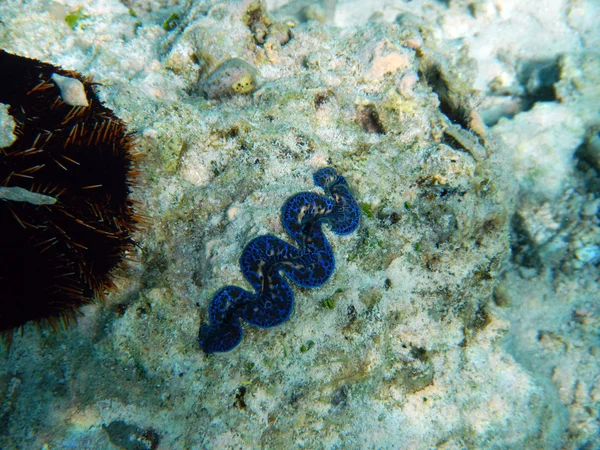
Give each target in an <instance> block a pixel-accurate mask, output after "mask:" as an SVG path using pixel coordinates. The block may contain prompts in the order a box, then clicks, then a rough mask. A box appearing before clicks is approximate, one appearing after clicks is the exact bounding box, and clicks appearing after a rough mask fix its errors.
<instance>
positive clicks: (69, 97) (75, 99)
mask: <svg viewBox="0 0 600 450" xmlns="http://www.w3.org/2000/svg"><path fill="white" fill-rule="evenodd" d="M52 81H54V82H55V83H56V85H57V86H58V89H60V96H61V97H62V100H63V102H65V103H66V104H67V105H71V106H88V104H89V103H88V100H87V96H86V95H85V89H84V88H83V83H82V82H81V81H79V80H78V79H76V78H70V77H63V76H62V75H59V74H57V73H54V74H52Z"/></svg>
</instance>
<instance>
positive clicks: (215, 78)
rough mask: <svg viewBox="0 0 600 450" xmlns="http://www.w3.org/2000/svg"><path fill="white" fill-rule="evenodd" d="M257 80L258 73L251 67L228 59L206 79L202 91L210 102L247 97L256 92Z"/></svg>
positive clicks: (236, 60) (238, 59) (240, 61)
mask: <svg viewBox="0 0 600 450" xmlns="http://www.w3.org/2000/svg"><path fill="white" fill-rule="evenodd" d="M257 78H258V71H257V70H256V68H255V67H254V66H253V65H251V64H248V63H247V62H246V61H244V60H243V59H240V58H233V59H228V60H227V61H225V62H223V63H222V64H221V65H220V66H219V67H217V68H216V69H215V71H214V72H213V73H212V74H211V75H210V76H209V77H208V78H207V79H206V81H205V82H204V83H203V85H202V90H203V91H204V92H205V93H206V95H207V96H208V98H209V99H211V100H212V99H218V98H224V97H231V96H232V95H236V94H239V95H247V94H251V93H252V92H254V91H255V90H256V87H257Z"/></svg>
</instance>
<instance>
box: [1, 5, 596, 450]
mask: <svg viewBox="0 0 600 450" xmlns="http://www.w3.org/2000/svg"><path fill="white" fill-rule="evenodd" d="M363 3H367V2H358V1H347V2H343V1H340V2H332V1H326V0H325V1H323V2H321V3H315V2H307V1H295V2H286V1H275V0H273V1H267V2H264V3H261V2H259V1H256V0H240V1H231V2H223V1H217V0H212V1H210V0H204V1H202V0H199V1H192V2H186V3H185V4H182V3H180V2H177V1H169V0H155V1H142V0H132V1H125V0H123V1H122V2H119V1H117V0H92V1H90V2H82V1H78V0H61V1H51V0H32V1H20V0H7V1H5V2H3V3H2V4H1V5H0V17H1V18H2V19H1V21H0V48H3V49H4V50H6V51H10V52H14V53H18V54H21V55H24V56H28V57H33V58H38V59H40V60H44V61H48V62H50V63H52V64H57V65H62V66H63V67H65V68H68V69H72V70H76V71H78V72H80V73H83V74H85V75H89V76H92V77H93V79H94V81H95V82H97V83H99V85H98V88H97V89H98V93H99V95H100V97H101V98H102V100H103V101H104V102H105V104H106V106H108V107H109V108H111V109H112V110H113V111H114V112H115V114H116V115H117V116H119V117H120V118H121V119H123V120H124V121H125V122H127V123H128V126H129V129H130V130H131V131H133V132H135V133H136V135H137V142H138V148H139V149H140V150H141V151H143V152H145V153H146V155H147V156H146V159H145V162H144V163H143V165H142V170H141V172H142V173H141V175H140V176H139V180H138V184H137V186H136V187H135V190H134V197H135V198H136V200H138V201H139V202H140V204H141V205H142V212H143V213H144V214H146V215H147V216H149V217H150V219H151V220H150V221H149V222H150V224H149V225H148V227H147V228H146V229H145V230H144V231H143V232H141V233H139V235H138V236H136V238H137V240H138V242H139V246H140V249H139V252H138V254H137V259H138V263H136V264H134V265H133V266H132V268H131V269H130V270H128V271H123V273H121V274H119V277H118V278H117V280H116V281H115V282H116V284H117V286H118V289H117V290H115V291H114V292H112V293H110V294H109V295H108V296H107V300H106V303H105V304H100V303H99V304H97V305H93V306H89V307H86V308H85V309H84V315H83V317H81V318H80V319H79V321H78V324H77V326H75V327H72V328H70V329H68V330H64V331H58V332H52V331H50V330H38V329H36V327H35V326H33V325H31V326H26V327H25V329H24V332H23V335H22V336H19V337H15V339H14V342H13V344H12V347H11V349H10V352H8V351H6V350H4V354H3V355H2V357H3V358H4V361H3V364H2V365H1V367H0V396H1V397H0V398H1V402H2V403H1V405H0V447H2V448H128V449H129V448H131V449H138V448H139V449H143V448H165V449H166V448H219V449H223V448H232V449H233V448H272V449H279V448H323V449H333V448H349V449H354V448H356V449H359V448H361V449H362V448H378V449H380V448H381V449H383V448H432V447H436V448H443V449H453V448H508V447H511V448H573V449H576V448H589V449H593V448H597V447H598V446H599V445H600V437H599V436H600V434H599V433H600V431H599V429H600V426H599V422H598V408H599V402H600V363H599V360H600V358H598V354H599V353H600V342H599V340H598V325H599V323H598V322H599V317H600V316H599V314H600V309H599V306H598V305H599V294H598V292H599V289H598V287H599V286H598V283H599V274H598V263H599V262H600V232H599V227H598V224H599V219H598V209H599V206H600V200H599V199H598V196H599V192H600V183H599V181H598V180H599V178H598V172H599V171H600V164H599V156H598V155H599V154H600V142H599V140H598V139H599V138H598V132H599V130H600V113H599V110H598V106H597V105H598V104H599V103H598V102H599V100H600V91H599V88H598V86H599V83H598V81H599V80H598V78H599V77H600V55H599V54H598V52H597V50H596V49H597V43H598V42H599V41H600V37H599V34H600V32H599V31H598V30H595V29H594V21H593V20H592V19H591V18H592V17H594V12H595V13H597V12H598V11H597V10H598V7H597V6H596V5H595V2H594V1H593V0H587V1H585V0H571V1H566V0H556V1H553V2H549V3H548V5H549V6H548V8H547V9H546V10H544V11H540V10H539V9H540V8H538V7H536V2H533V1H530V2H517V1H512V0H496V1H486V0H480V1H470V2H467V1H450V2H434V1H412V2H403V1H392V2H383V1H381V2H377V1H375V2H368V3H369V5H368V6H365V5H363ZM596 17H597V14H596ZM556 24H559V25H558V26H557V25H556ZM4 110H5V108H0V112H1V113H2V114H1V115H0V121H2V127H0V128H2V130H7V131H6V132H4V131H3V134H4V135H7V136H10V129H11V125H10V118H8V117H6V116H7V115H6V114H4ZM7 139H8V138H7ZM325 166H332V167H335V168H336V169H337V170H338V172H340V173H341V174H342V175H344V176H345V177H346V179H347V180H348V183H349V185H350V186H351V189H352V191H353V194H354V196H355V198H356V199H357V200H358V202H359V203H360V204H361V209H362V219H361V220H362V222H361V225H360V228H359V230H358V231H357V232H356V233H354V234H352V235H348V236H343V237H340V236H336V235H333V234H332V233H329V231H328V230H327V227H326V226H325V232H326V233H328V238H329V241H330V242H331V244H332V246H333V247H334V253H335V255H336V258H337V261H336V271H335V273H334V274H333V276H332V278H331V280H330V281H329V282H328V283H327V284H326V285H325V286H323V287H321V288H319V289H310V290H308V289H305V290H297V291H296V306H295V310H294V313H293V314H292V316H291V318H290V319H289V320H288V321H287V322H285V323H284V324H283V325H281V326H279V327H276V328H273V329H267V330H265V329H258V328H253V327H250V326H246V325H244V333H245V338H244V341H243V342H242V344H241V345H240V346H238V347H237V348H236V349H234V350H233V351H231V352H229V353H224V354H215V355H210V356H207V355H204V354H203V353H202V352H201V351H200V348H199V346H198V343H197V335H198V329H199V326H200V324H201V323H206V321H207V307H208V304H209V302H210V299H211V297H212V295H213V294H214V292H215V291H216V290H217V289H218V288H220V287H221V286H223V285H225V284H235V285H238V286H246V285H245V282H244V280H243V278H242V276H241V274H240V271H239V266H238V259H239V256H240V254H241V252H242V250H243V248H244V246H245V245H246V243H248V242H249V241H250V240H251V239H252V238H254V237H256V236H259V235H262V234H266V233H270V234H274V235H276V236H279V237H281V238H283V237H284V235H285V233H284V230H283V228H282V226H281V224H280V221H279V215H280V207H281V205H282V204H283V203H284V202H285V200H286V199H287V198H288V197H289V196H291V195H293V194H295V193H296V192H299V191H304V190H312V189H313V186H312V173H313V172H314V171H316V170H317V169H319V168H322V167H325ZM32 276H34V274H32Z"/></svg>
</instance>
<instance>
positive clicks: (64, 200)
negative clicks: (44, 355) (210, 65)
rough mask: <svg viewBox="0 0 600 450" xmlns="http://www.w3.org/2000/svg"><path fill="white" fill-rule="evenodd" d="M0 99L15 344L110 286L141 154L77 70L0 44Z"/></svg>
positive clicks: (0, 198)
mask: <svg viewBox="0 0 600 450" xmlns="http://www.w3.org/2000/svg"><path fill="white" fill-rule="evenodd" d="M0 103H3V104H5V105H9V108H8V112H9V114H10V115H11V116H12V118H13V119H14V121H15V123H16V126H15V130H14V134H15V135H16V137H17V139H16V140H15V141H14V142H13V143H12V144H11V145H10V146H8V147H4V148H0V189H1V190H2V192H4V194H0V334H2V335H3V337H4V340H5V342H6V343H8V344H9V343H10V341H11V339H12V333H13V331H14V330H15V329H18V328H19V327H22V326H23V325H24V324H25V323H26V322H28V321H36V322H38V323H40V322H41V323H46V324H49V325H50V326H52V327H53V328H55V327H57V326H58V325H59V324H60V323H61V322H62V323H63V324H68V323H70V322H73V321H74V319H75V317H76V315H77V313H78V311H79V308H80V307H81V306H82V305H85V304H88V303H90V302H91V301H92V300H93V298H94V296H96V295H101V294H102V293H103V292H104V291H105V290H106V289H107V288H110V287H111V286H112V282H111V272H112V271H113V270H114V269H115V268H116V267H118V266H119V265H120V264H121V263H122V262H123V259H124V257H125V254H126V252H127V251H128V250H130V249H131V248H132V246H133V245H134V241H133V239H132V236H131V235H132V232H133V231H134V230H135V229H136V223H137V216H136V214H135V212H134V207H133V201H132V200H131V199H130V198H129V194H130V191H131V183H132V177H133V175H134V172H133V166H134V163H135V160H136V158H137V157H138V155H137V154H135V153H133V152H132V151H133V136H132V135H131V134H130V133H128V132H127V131H126V128H125V124H124V123H123V122H122V121H121V120H120V119H119V118H117V117H116V116H115V115H114V114H113V113H112V111H111V110H109V109H108V108H106V107H104V106H103V105H102V104H101V102H100V100H99V99H98V97H97V96H96V94H95V92H94V89H93V85H92V83H91V82H90V81H89V80H88V79H86V78H85V77H83V76H82V75H80V74H78V73H76V72H72V71H67V70H62V69H60V68H58V67H55V66H53V65H50V64H46V63H43V62H40V61H37V60H34V59H29V58H24V57H21V56H17V55H14V54H10V53H8V52H5V51H3V50H0ZM20 194H23V195H21V197H19V195H20ZM38 200H39V201H38Z"/></svg>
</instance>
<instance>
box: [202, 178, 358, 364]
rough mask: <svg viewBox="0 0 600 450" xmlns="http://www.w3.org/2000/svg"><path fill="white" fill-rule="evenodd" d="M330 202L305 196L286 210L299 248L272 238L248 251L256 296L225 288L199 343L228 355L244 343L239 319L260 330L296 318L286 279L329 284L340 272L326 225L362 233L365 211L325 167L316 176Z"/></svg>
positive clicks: (246, 265)
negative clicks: (291, 315) (325, 230)
mask: <svg viewBox="0 0 600 450" xmlns="http://www.w3.org/2000/svg"><path fill="white" fill-rule="evenodd" d="M313 178H314V183H315V185H316V186H318V187H320V188H322V189H323V190H324V191H325V193H326V194H327V197H324V196H322V195H319V194H316V193H314V192H301V193H299V194H296V195H294V196H293V197H291V198H289V199H288V200H287V201H286V202H285V204H284V205H283V208H282V211H281V221H282V223H283V227H284V228H285V230H286V231H287V233H288V234H289V235H290V236H291V238H292V239H293V240H294V241H295V242H296V243H297V244H298V247H294V246H293V245H290V244H288V243H287V242H285V241H283V240H281V239H279V238H277V237H275V236H271V235H265V236H259V237H257V238H255V239H253V240H252V241H250V243H249V244H248V245H247V246H246V248H245V249H244V251H243V252H242V256H241V258H240V266H241V269H242V274H243V275H244V278H246V280H248V282H249V283H250V284H251V285H252V287H253V288H254V289H255V290H256V293H255V294H253V293H251V292H248V291H246V290H244V289H242V288H240V287H237V286H225V287H223V288H221V289H219V290H218V291H217V292H216V293H215V295H214V296H213V298H212V300H211V302H210V306H209V320H210V323H209V324H208V325H202V326H201V327H200V332H199V337H198V342H199V344H200V347H201V348H202V350H204V352H206V353H215V352H227V351H229V350H232V349H233V348H234V347H236V346H237V345H238V344H239V343H240V341H241V340H242V326H241V325H240V321H239V319H243V320H245V321H246V322H248V323H249V324H251V325H254V326H257V327H260V328H270V327H274V326H277V325H281V324H282V323H283V322H285V321H286V320H287V319H288V318H289V317H290V314H291V313H292V309H293V307H294V292H293V291H292V288H291V286H290V285H289V283H288V282H287V281H286V279H285V278H284V277H283V276H282V273H283V274H284V275H286V276H287V277H288V278H289V279H290V280H292V281H293V282H294V283H296V284H297V285H298V286H301V287H306V288H314V287H318V286H322V285H323V284H325V283H326V282H327V280H329V278H330V277H331V275H332V273H333V270H334V268H335V257H334V255H333V249H332V248H331V245H330V244H329V242H328V241H327V238H326V237H325V234H324V233H323V230H322V229H321V225H322V224H323V223H327V224H329V226H330V227H331V231H333V232H334V233H336V234H338V235H342V236H344V235H347V234H350V233H352V232H353V231H355V230H356V229H357V228H358V225H359V222H360V208H359V207H358V205H357V203H356V201H355V200H354V198H353V197H352V194H351V193H350V191H349V189H348V183H347V182H346V179H345V178H344V177H343V176H341V175H338V173H337V172H336V171H335V169H332V168H325V169H321V170H319V171H318V172H316V173H315V174H314V176H313Z"/></svg>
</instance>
